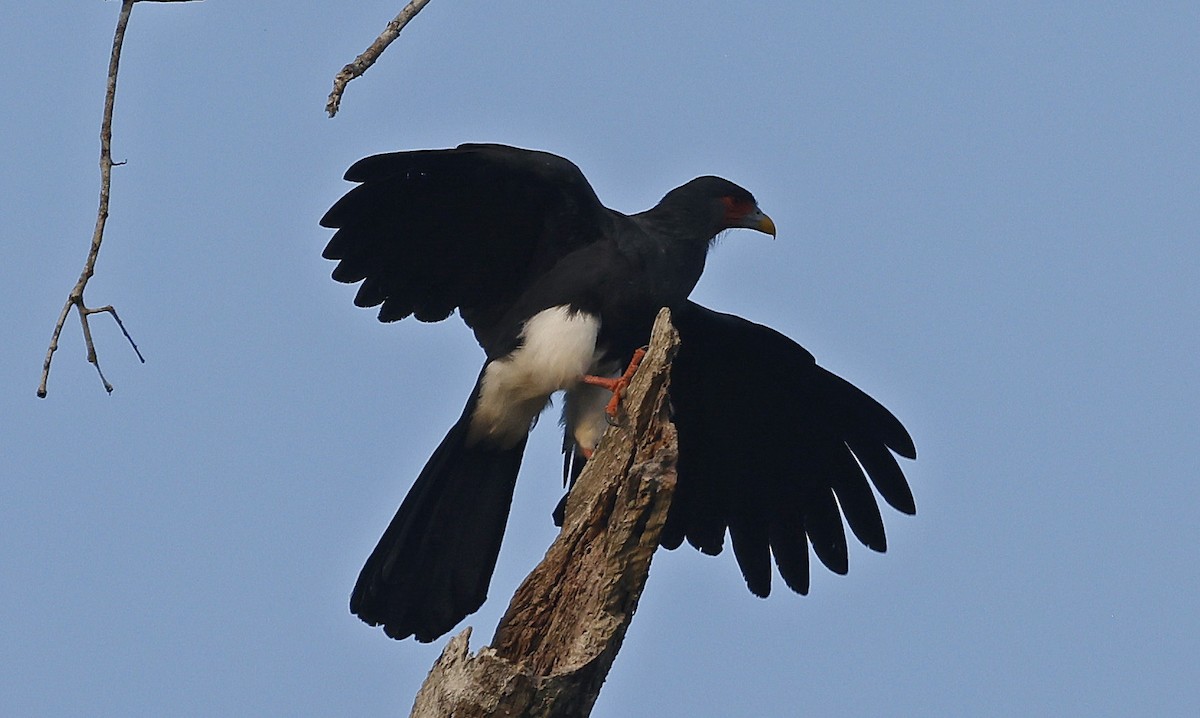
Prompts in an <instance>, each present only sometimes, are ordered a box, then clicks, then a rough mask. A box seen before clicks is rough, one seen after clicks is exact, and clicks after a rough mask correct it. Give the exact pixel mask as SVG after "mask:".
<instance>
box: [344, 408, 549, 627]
mask: <svg viewBox="0 0 1200 718" xmlns="http://www.w3.org/2000/svg"><path fill="white" fill-rule="evenodd" d="M477 395H478V387H476V391H474V392H472V395H471V396H472V398H471V400H470V401H469V402H467V407H466V409H465V410H464V411H463V415H462V418H460V419H459V420H458V422H457V423H456V424H455V425H454V426H453V427H452V428H451V429H450V432H449V433H448V434H446V438H444V439H442V443H441V444H440V445H438V448H437V450H436V451H434V452H433V456H431V457H430V458H429V461H428V462H427V463H426V464H425V468H424V469H422V470H421V474H420V476H418V477H417V480H416V482H415V483H414V484H413V486H412V488H411V489H410V490H409V492H408V496H406V497H405V499H404V502H403V503H401V504H400V509H399V510H398V511H397V512H396V516H395V518H393V519H392V522H391V524H389V525H388V527H387V530H386V531H384V532H383V537H382V538H380V539H379V544H378V545H377V546H376V547H375V550H374V551H372V552H371V556H370V558H368V559H367V563H366V565H364V566H363V569H362V572H361V573H360V574H359V576H358V583H357V584H356V585H355V586H354V593H353V594H351V596H350V612H351V613H353V614H355V615H357V616H358V617H359V618H361V619H362V620H363V621H365V622H367V623H368V624H370V625H372V626H380V625H381V626H383V630H384V632H385V633H387V635H389V636H391V637H392V638H396V639H402V638H407V637H409V636H415V637H416V639H417V640H418V641H422V642H428V641H432V640H434V639H436V638H437V637H438V636H441V635H442V634H444V633H446V632H447V631H449V630H450V629H451V628H453V627H454V626H455V625H456V624H457V623H458V622H459V621H461V620H462V619H463V618H465V617H467V616H468V615H470V614H472V613H474V612H475V611H476V610H478V609H479V607H480V606H481V605H483V602H484V600H485V599H486V598H487V590H488V584H489V583H490V582H491V579H492V572H493V571H494V570H495V568H496V557H497V556H498V554H499V553H500V542H501V539H503V538H504V527H505V524H506V523H507V522H508V510H509V506H510V505H511V504H512V496H513V488H514V487H515V486H516V481H517V471H518V470H519V469H520V467H521V457H522V454H523V453H524V451H525V440H524V439H522V440H521V441H520V442H519V443H517V445H515V446H513V447H511V448H507V449H505V448H497V447H494V446H486V445H482V444H481V443H476V444H475V445H472V446H468V442H467V428H468V426H469V424H470V416H471V413H472V411H473V409H474V406H475V397H476V396H477Z"/></svg>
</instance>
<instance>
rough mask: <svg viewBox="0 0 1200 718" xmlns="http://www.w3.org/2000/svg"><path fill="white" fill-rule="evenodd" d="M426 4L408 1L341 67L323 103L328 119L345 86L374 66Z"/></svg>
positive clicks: (335, 108) (332, 114) (340, 101)
mask: <svg viewBox="0 0 1200 718" xmlns="http://www.w3.org/2000/svg"><path fill="white" fill-rule="evenodd" d="M428 4H429V0H410V1H409V3H408V4H407V5H405V6H404V9H403V10H401V11H400V14H399V15H397V16H396V17H395V18H393V19H392V21H391V22H389V23H388V24H387V27H385V28H384V29H383V32H382V33H380V34H379V37H377V38H375V42H373V43H371V46H370V47H368V48H367V49H366V50H364V51H363V53H362V54H361V55H359V56H358V57H356V58H354V62H352V63H350V64H349V65H346V66H345V67H343V68H342V71H341V72H339V73H338V74H337V76H336V77H334V78H333V92H330V93H329V100H328V101H326V103H325V112H327V113H329V116H330V117H333V116H334V115H336V114H337V112H338V108H339V107H341V104H342V93H343V92H345V91H346V85H347V84H349V82H350V81H351V80H353V79H354V78H356V77H360V76H362V74H363V73H364V72H366V71H367V70H368V69H369V68H370V67H371V65H374V64H375V61H376V60H378V59H379V56H380V55H382V54H383V51H384V50H386V49H387V46H388V45H391V44H392V41H393V40H395V39H396V38H397V37H399V36H400V31H401V30H403V29H404V26H405V25H407V24H408V21H409V20H412V19H413V18H414V17H416V15H417V13H419V12H421V10H422V8H424V7H425V6H426V5H428Z"/></svg>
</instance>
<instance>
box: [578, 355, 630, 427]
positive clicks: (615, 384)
mask: <svg viewBox="0 0 1200 718" xmlns="http://www.w3.org/2000/svg"><path fill="white" fill-rule="evenodd" d="M644 356H646V350H645V349H638V350H636V351H635V352H634V353H633V358H632V359H630V360H629V366H628V367H626V369H625V373H624V374H622V375H621V376H619V377H617V378H616V379H610V378H608V377H604V376H592V375H591V374H584V376H583V383H585V384H592V385H595V386H602V387H604V388H605V389H608V390H609V391H611V392H612V399H610V400H609V402H608V406H606V407H604V413H606V414H608V419H609V421H610V422H611V421H615V420H616V418H617V407H618V406H619V405H620V403H621V392H623V391H625V389H626V388H627V387H628V386H629V382H630V381H631V380H632V379H633V375H634V374H635V373H636V372H637V369H638V365H639V364H641V363H642V357H644Z"/></svg>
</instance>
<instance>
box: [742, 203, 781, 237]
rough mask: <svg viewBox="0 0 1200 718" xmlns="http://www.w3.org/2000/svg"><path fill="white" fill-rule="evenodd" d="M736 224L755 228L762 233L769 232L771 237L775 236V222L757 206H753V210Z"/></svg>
mask: <svg viewBox="0 0 1200 718" xmlns="http://www.w3.org/2000/svg"><path fill="white" fill-rule="evenodd" d="M738 226H739V227H745V228H746V229H753V230H757V231H759V232H762V233H763V234H769V235H771V239H774V238H775V222H774V221H773V220H772V219H771V218H770V217H768V216H767V215H766V214H765V213H764V212H763V211H762V210H761V209H759V208H758V207H755V208H754V211H753V212H750V213H748V214H746V215H745V216H744V217H742V221H741V223H740V224H739V225H738Z"/></svg>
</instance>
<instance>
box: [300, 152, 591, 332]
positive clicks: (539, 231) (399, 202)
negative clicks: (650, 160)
mask: <svg viewBox="0 0 1200 718" xmlns="http://www.w3.org/2000/svg"><path fill="white" fill-rule="evenodd" d="M346 179H347V180H350V181H352V182H359V183H360V184H359V185H358V186H357V187H355V188H354V189H352V190H350V191H349V192H347V193H346V195H345V196H343V197H342V198H341V199H340V200H338V201H337V203H335V204H334V205H333V207H331V208H330V209H329V211H328V212H326V213H325V216H324V217H322V219H321V224H322V225H323V226H325V227H330V228H335V229H337V232H336V233H335V234H334V236H333V238H332V239H331V240H330V241H329V244H328V246H326V248H325V251H324V253H323V256H324V257H325V258H326V259H335V260H338V266H337V267H336V268H335V269H334V270H333V278H334V279H336V280H337V281H339V282H345V283H350V284H352V283H354V282H359V281H361V282H362V286H361V287H360V288H359V291H358V294H357V296H356V297H355V300H354V302H355V304H357V305H358V306H362V307H375V306H380V305H382V306H380V311H379V319H380V320H381V321H396V320H399V319H403V318H405V317H408V316H410V315H411V316H415V317H416V318H417V319H418V320H421V321H427V322H432V321H440V320H442V319H445V318H446V317H448V316H449V315H450V314H451V313H452V312H453V311H454V310H455V309H459V310H460V312H461V314H462V317H463V319H464V320H465V321H466V322H467V324H468V325H469V326H470V327H471V328H472V329H474V330H475V334H476V337H477V338H478V339H479V341H480V343H481V344H483V345H484V346H485V347H486V346H488V343H489V341H491V340H493V339H494V338H495V334H496V333H497V332H498V331H500V330H498V329H497V328H496V325H497V323H498V322H499V321H500V319H501V318H502V317H503V316H504V314H505V313H506V311H507V310H508V308H509V307H510V306H511V305H512V303H513V302H514V301H515V300H516V298H517V297H519V296H520V295H521V293H522V292H523V291H524V290H525V289H526V288H527V287H528V286H529V285H530V284H531V283H532V282H533V281H534V280H535V279H537V278H538V277H540V276H541V275H542V274H544V273H545V272H546V271H547V270H549V269H550V268H551V267H552V266H554V264H555V263H556V262H558V260H559V259H561V258H562V257H563V256H565V255H567V254H569V253H570V252H572V251H574V250H576V249H578V248H580V247H583V246H586V245H588V244H590V243H592V242H596V241H600V240H602V239H603V238H604V237H605V229H606V227H607V226H608V225H607V224H606V223H607V222H608V221H609V220H608V218H609V216H610V215H611V213H610V211H609V210H607V209H606V208H605V207H604V206H603V205H602V204H600V200H599V199H598V198H597V197H596V194H595V192H594V191H593V190H592V188H591V186H590V185H589V184H588V182H587V180H586V179H585V178H584V176H583V174H582V173H581V172H580V171H579V168H578V167H576V166H575V165H574V164H572V163H571V162H569V161H568V160H566V159H564V158H562V157H559V156H557V155H553V154H549V153H546V152H537V151H532V150H522V149H518V148H515V147H507V146H504V145H479V144H468V145H460V146H459V147H457V148H455V149H446V150H418V151H413V152H393V153H388V154H381V155H374V156H372V157H367V158H365V159H362V160H359V161H358V162H356V163H355V164H354V165H353V166H352V167H351V168H350V169H349V170H347V172H346Z"/></svg>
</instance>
